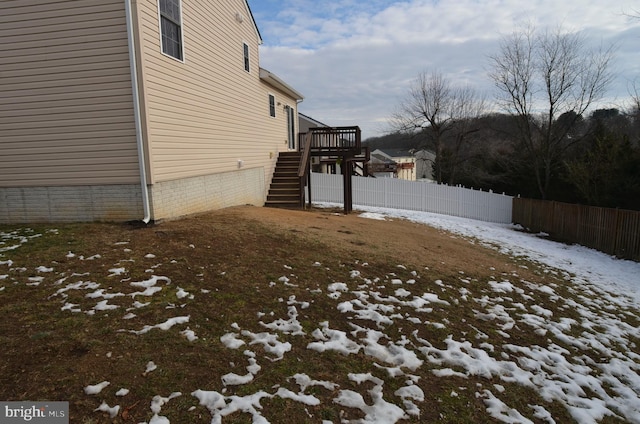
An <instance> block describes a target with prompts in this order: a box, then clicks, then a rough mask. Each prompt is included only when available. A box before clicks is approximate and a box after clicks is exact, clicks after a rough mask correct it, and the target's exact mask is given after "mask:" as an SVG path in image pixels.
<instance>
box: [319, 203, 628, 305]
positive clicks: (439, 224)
mask: <svg viewBox="0 0 640 424" xmlns="http://www.w3.org/2000/svg"><path fill="white" fill-rule="evenodd" d="M327 205H329V204H327ZM331 206H337V205H331ZM357 209H358V210H359V211H365V215H364V216H369V217H373V218H384V217H389V218H402V219H408V220H411V221H414V222H419V223H422V224H426V225H429V226H432V227H435V228H440V229H442V230H446V231H449V232H451V233H454V234H458V235H460V236H463V237H472V238H475V239H478V240H479V241H481V242H484V243H486V244H489V245H492V246H494V247H497V248H498V249H499V250H500V251H501V252H504V253H506V254H509V255H513V256H522V257H526V258H528V259H530V260H532V261H534V262H539V263H542V264H544V265H547V266H549V267H553V268H557V269H561V270H564V271H566V272H569V273H570V274H572V275H574V276H575V279H576V280H577V281H581V282H589V283H591V284H595V285H598V286H599V287H600V288H602V289H604V290H607V291H610V292H613V293H616V294H618V295H623V296H630V297H633V298H634V299H635V301H636V302H637V304H636V306H637V307H640V263H638V262H633V261H625V260H619V259H617V258H615V257H613V256H610V255H606V254H604V253H601V252H598V251H597V250H593V249H589V248H586V247H583V246H578V245H572V246H569V245H566V244H562V243H557V242H554V241H551V240H548V239H546V238H544V235H541V234H528V233H524V232H521V231H515V230H517V228H516V227H514V226H513V225H505V224H495V223H490V222H483V221H476V220H473V219H464V218H458V217H455V216H447V215H438V214H433V213H428V212H415V211H406V210H398V209H387V208H375V207H366V206H358V207H357Z"/></svg>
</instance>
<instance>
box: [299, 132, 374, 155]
mask: <svg viewBox="0 0 640 424" xmlns="http://www.w3.org/2000/svg"><path fill="white" fill-rule="evenodd" d="M308 134H311V144H310V147H311V155H312V156H333V155H342V154H345V153H350V152H353V154H354V155H356V154H360V151H361V148H362V139H361V132H360V128H359V127H318V128H311V129H309V133H308Z"/></svg>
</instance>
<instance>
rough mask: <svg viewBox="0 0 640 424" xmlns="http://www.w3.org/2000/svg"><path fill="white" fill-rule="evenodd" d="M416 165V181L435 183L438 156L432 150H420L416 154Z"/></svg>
mask: <svg viewBox="0 0 640 424" xmlns="http://www.w3.org/2000/svg"><path fill="white" fill-rule="evenodd" d="M414 157H415V163H416V180H418V181H427V182H435V180H434V179H433V164H434V163H435V161H436V154H435V153H434V152H432V151H430V150H418V151H417V152H415V153H414Z"/></svg>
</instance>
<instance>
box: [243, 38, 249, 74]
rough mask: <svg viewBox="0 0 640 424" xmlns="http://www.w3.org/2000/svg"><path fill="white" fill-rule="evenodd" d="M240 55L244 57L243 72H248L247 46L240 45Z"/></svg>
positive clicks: (245, 44) (244, 44)
mask: <svg viewBox="0 0 640 424" xmlns="http://www.w3.org/2000/svg"><path fill="white" fill-rule="evenodd" d="M242 53H243V55H244V70H245V71H247V72H249V70H250V68H249V45H248V44H247V43H242Z"/></svg>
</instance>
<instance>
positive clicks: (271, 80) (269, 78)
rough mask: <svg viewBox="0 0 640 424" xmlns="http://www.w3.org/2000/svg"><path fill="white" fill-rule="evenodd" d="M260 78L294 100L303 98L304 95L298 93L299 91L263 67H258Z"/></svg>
mask: <svg viewBox="0 0 640 424" xmlns="http://www.w3.org/2000/svg"><path fill="white" fill-rule="evenodd" d="M260 79H261V80H263V81H265V82H266V83H268V84H269V85H271V86H273V87H275V88H277V89H278V90H281V91H282V92H284V93H286V94H288V95H289V96H291V97H293V98H294V99H296V100H302V99H304V96H303V95H302V94H300V92H298V91H296V90H295V89H294V88H293V87H291V86H290V85H289V84H287V83H286V82H284V81H282V80H281V79H280V78H278V77H277V76H276V74H274V73H272V72H269V71H267V70H266V69H264V68H260Z"/></svg>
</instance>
